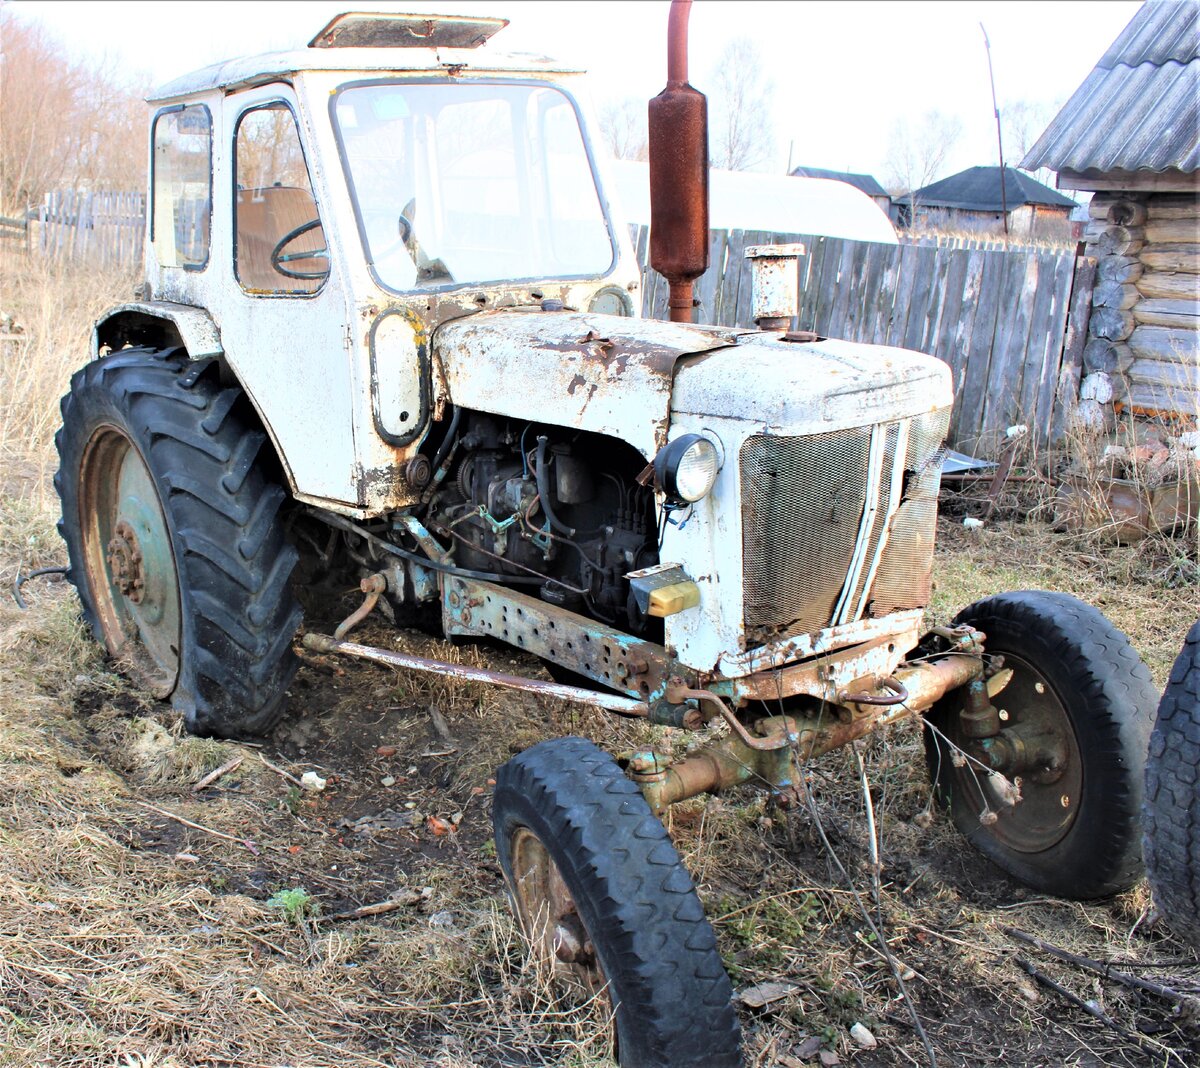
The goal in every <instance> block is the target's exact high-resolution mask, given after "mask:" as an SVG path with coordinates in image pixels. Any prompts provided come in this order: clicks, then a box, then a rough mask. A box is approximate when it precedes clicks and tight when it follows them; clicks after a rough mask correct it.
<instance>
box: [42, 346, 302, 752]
mask: <svg viewBox="0 0 1200 1068" xmlns="http://www.w3.org/2000/svg"><path fill="white" fill-rule="evenodd" d="M62 417H63V425H62V429H61V430H59V432H58V434H57V435H56V437H55V444H56V445H57V447H58V454H59V470H58V473H57V475H55V479H54V485H55V488H56V489H57V490H58V493H59V496H60V497H61V499H62V507H63V513H62V521H61V522H60V524H59V530H60V532H61V534H62V536H63V539H64V540H65V541H66V543H67V551H68V554H69V558H70V571H69V578H70V579H71V581H72V582H73V583H74V584H75V587H76V589H77V590H78V592H79V599H80V601H81V603H82V606H83V614H84V618H85V619H86V620H87V622H88V623H89V625H90V626H91V628H92V631H93V633H94V634H95V636H96V638H97V639H98V640H100V641H101V642H103V643H104V645H105V647H106V648H107V650H108V652H109V653H110V655H112V656H113V657H114V658H115V659H116V660H117V661H118V663H119V665H120V666H121V667H122V669H123V670H124V671H125V672H126V673H127V674H129V675H130V676H131V677H132V678H133V679H134V680H135V681H137V682H138V683H140V684H141V685H142V686H144V687H145V688H146V689H147V690H148V691H149V692H150V693H151V694H152V695H153V696H155V697H159V698H167V697H169V698H170V699H171V702H172V704H173V705H174V706H175V708H176V709H178V710H179V711H181V712H182V713H183V716H184V719H185V723H186V725H187V728H188V729H189V730H190V731H192V732H194V733H197V734H216V735H223V736H237V735H252V734H261V733H263V732H264V731H266V730H268V729H269V728H270V727H271V726H273V725H274V723H275V722H276V721H277V720H278V718H279V717H280V715H282V713H283V708H284V700H285V696H286V689H287V686H288V684H289V683H290V682H291V680H292V677H293V676H294V675H295V672H296V667H297V661H296V657H295V654H294V653H293V651H292V648H291V642H292V638H293V636H294V635H295V632H296V629H297V627H298V626H299V624H300V609H299V607H298V606H297V604H296V602H295V600H294V598H293V597H292V592H291V588H290V585H289V579H290V576H291V572H292V569H293V567H294V566H295V563H296V552H295V550H294V549H293V548H292V547H291V546H289V545H288V544H287V543H286V541H285V540H284V537H283V533H282V530H281V525H280V522H279V510H280V507H281V506H282V505H283V503H284V501H285V500H286V494H285V493H284V491H283V489H282V488H281V487H280V486H279V484H278V483H277V482H276V481H275V480H274V479H272V478H271V477H270V475H269V474H268V472H267V468H266V464H265V463H264V462H263V459H262V457H261V456H260V453H261V451H262V446H263V444H264V443H265V441H266V437H265V435H264V434H263V433H262V431H261V430H259V429H258V428H257V427H256V425H255V423H254V420H253V416H252V413H251V412H250V410H249V406H248V402H247V401H246V399H245V396H244V395H243V393H242V391H241V390H240V389H238V388H236V387H223V386H222V385H221V384H220V382H219V379H218V367H217V365H216V363H215V362H214V361H212V360H206V361H198V362H192V361H190V360H188V358H187V356H186V354H185V353H184V352H183V350H181V349H174V350H167V351H163V350H155V349H150V348H130V349H123V350H121V351H120V352H116V353H114V354H112V355H110V356H106V357H104V358H103V359H100V360H95V361H93V362H91V363H89V364H88V365H87V366H86V367H84V368H83V369H82V370H80V371H78V372H76V374H75V375H74V376H73V377H72V379H71V389H70V392H69V393H68V394H67V395H66V396H65V397H64V398H63V401H62Z"/></svg>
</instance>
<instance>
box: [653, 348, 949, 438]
mask: <svg viewBox="0 0 1200 1068" xmlns="http://www.w3.org/2000/svg"><path fill="white" fill-rule="evenodd" d="M781 338H782V335H780V334H777V333H761V332H758V331H755V332H753V333H743V334H739V335H738V337H737V339H736V340H737V346H736V348H729V349H724V350H722V351H719V352H710V353H705V354H703V355H700V356H695V357H690V358H688V359H685V360H682V361H680V363H679V366H678V367H677V368H676V373H675V387H674V391H673V396H672V408H673V410H674V411H675V412H676V413H677V414H687V415H696V416H714V417H721V418H727V419H740V420H745V421H747V422H750V423H753V424H754V425H755V426H756V427H758V428H760V429H762V430H766V431H769V432H774V433H779V434H789V435H797V436H799V435H805V434H823V433H827V432H829V431H835V430H845V429H847V428H849V427H857V426H867V425H868V424H872V423H879V422H885V421H888V420H891V419H898V418H903V417H907V416H913V415H920V414H922V413H923V412H928V411H933V410H934V409H938V408H945V407H946V406H948V405H949V404H950V403H951V402H952V401H953V399H954V391H953V385H952V376H951V373H950V368H949V367H948V366H947V365H946V364H945V363H943V362H942V361H941V360H939V359H937V358H935V357H933V356H926V355H925V354H924V353H920V352H913V351H911V350H909V349H897V348H889V347H887V346H883V345H864V344H860V343H858V342H853V341H835V340H833V339H831V338H830V339H822V340H820V341H812V342H804V343H795V342H788V341H783V340H781Z"/></svg>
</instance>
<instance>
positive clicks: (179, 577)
mask: <svg viewBox="0 0 1200 1068" xmlns="http://www.w3.org/2000/svg"><path fill="white" fill-rule="evenodd" d="M687 14H688V3H687V2H680V0H676V2H675V3H674V4H673V6H672V10H671V25H670V40H669V47H668V58H669V71H668V83H667V86H666V88H665V89H664V91H663V93H662V94H660V95H659V96H658V97H656V98H655V99H654V100H653V101H651V104H650V139H651V140H650V152H651V158H650V177H651V185H652V194H653V198H654V220H653V226H652V228H651V238H650V245H651V249H650V252H651V262H652V263H653V264H654V266H655V268H656V269H657V270H659V271H660V272H661V273H662V274H663V275H664V276H665V277H666V278H667V279H668V280H669V283H670V292H671V296H670V315H671V319H670V321H656V320H651V319H646V318H642V317H641V316H640V305H641V294H640V285H641V274H640V270H639V265H638V260H637V258H636V257H635V255H634V250H633V248H632V247H631V243H630V238H629V233H628V229H627V227H626V226H625V225H623V223H622V221H621V219H620V218H619V217H618V214H617V208H616V205H615V203H614V202H613V200H612V199H610V197H609V195H608V194H607V193H606V190H607V189H608V188H609V186H608V185H607V184H606V181H605V165H604V161H603V159H602V158H601V157H600V154H599V152H598V151H597V149H596V146H595V142H594V141H593V139H592V138H591V136H590V133H589V130H590V128H591V124H590V122H589V120H588V117H587V114H588V113H587V111H586V109H585V107H584V106H583V105H582V104H581V102H580V99H579V98H578V97H577V95H576V94H575V93H574V92H573V90H572V86H573V85H574V84H575V83H577V81H578V73H579V72H575V71H571V70H568V69H565V68H564V67H563V66H561V65H556V64H555V63H553V62H551V61H550V60H546V59H541V58H538V57H529V56H508V55H504V54H502V53H498V52H496V51H495V50H494V48H493V46H492V45H491V44H490V43H489V41H490V39H491V38H492V37H493V36H494V35H495V34H496V33H497V32H498V31H500V30H502V29H503V27H504V26H505V25H506V22H505V21H504V20H502V19H492V18H468V17H460V16H444V15H435V16H414V15H395V14H363V13H355V14H346V15H341V16H339V17H337V18H335V19H333V20H332V21H331V22H330V23H329V24H328V25H327V26H326V27H325V28H324V29H323V30H321V32H320V33H318V34H317V35H316V36H315V37H314V38H313V40H312V42H311V44H310V45H309V46H308V47H307V48H304V49H300V50H295V51H288V52H282V53H274V54H269V55H264V56H258V57H255V58H250V59H234V60H231V61H229V62H226V63H222V64H219V65H216V66H212V67H208V68H206V69H203V70H200V71H198V72H196V73H193V74H190V75H187V76H186V77H182V78H179V79H178V80H176V81H173V82H171V83H169V84H167V85H166V86H164V87H162V88H161V89H159V90H158V91H157V92H156V93H155V94H154V95H153V97H152V98H151V104H152V105H153V114H152V117H151V119H150V123H151V125H150V160H149V208H148V221H147V226H148V234H147V242H146V255H145V280H144V283H143V284H142V285H141V287H140V289H139V292H138V293H137V294H136V299H134V300H132V301H130V302H129V303H125V304H122V305H120V306H118V307H114V308H112V309H111V310H109V311H108V312H107V313H105V314H104V315H103V317H102V318H100V319H99V321H98V322H96V324H95V328H94V332H93V337H92V351H91V357H92V358H91V359H90V360H89V361H88V362H87V363H86V364H85V365H84V366H83V368H82V369H81V370H80V371H79V372H78V373H77V374H76V375H75V376H74V378H73V379H72V382H71V386H70V390H69V392H68V393H67V395H66V396H65V397H64V399H63V402H62V428H61V430H60V431H59V432H58V436H57V445H58V452H59V456H60V468H59V470H58V474H57V477H56V483H55V484H56V487H57V489H58V493H59V495H60V497H61V501H62V523H61V530H62V534H63V537H64V538H65V540H66V543H67V547H68V550H69V559H70V572H69V573H70V578H71V580H72V582H73V583H74V585H75V586H76V588H77V590H78V594H79V598H80V601H81V603H82V608H83V613H84V616H85V618H86V620H87V622H88V623H89V624H90V627H91V629H92V631H93V633H94V634H95V636H96V638H97V639H98V640H99V641H100V642H102V643H103V644H104V646H105V647H106V649H107V652H108V654H109V655H110V656H111V657H112V658H113V659H114V660H115V661H116V662H117V663H118V664H119V665H120V667H121V668H122V670H124V671H125V672H126V673H127V674H128V675H129V676H130V677H132V678H133V679H134V680H135V681H136V682H137V683H138V684H140V685H141V686H142V687H144V688H145V690H146V691H148V692H149V693H150V694H152V695H153V696H154V697H156V698H159V699H162V700H163V701H169V702H170V703H171V705H172V706H173V707H174V708H175V709H176V710H177V711H178V712H179V713H180V714H181V715H182V716H183V718H184V721H185V723H186V726H187V728H188V729H189V730H191V731H193V732H196V733H200V734H208V735H219V736H229V737H239V736H253V735H261V734H263V733H264V732H266V731H268V730H270V729H271V728H272V727H273V725H274V724H275V723H276V722H277V721H278V720H279V719H280V717H281V716H282V715H284V711H285V698H286V692H287V689H288V686H289V684H290V683H291V681H292V679H293V676H294V674H295V672H296V670H297V665H298V659H297V655H296V652H295V650H294V642H295V641H296V639H297V635H298V633H299V632H300V630H301V623H302V612H301V609H300V607H299V602H298V600H297V598H296V593H295V585H296V583H297V582H298V581H305V579H304V576H308V575H311V574H313V573H315V572H316V571H318V570H320V569H321V568H330V567H334V566H338V567H342V568H347V569H349V570H350V571H351V572H352V573H353V575H354V577H355V578H356V579H357V580H359V581H360V582H361V589H362V592H363V595H364V600H363V606H362V608H361V609H360V610H359V611H357V612H356V613H354V615H353V616H351V617H350V618H349V619H347V620H346V621H345V623H343V624H342V626H340V627H338V628H337V630H336V631H334V632H333V633H330V634H325V633H318V632H315V631H313V630H307V631H305V632H304V634H303V638H302V641H303V644H304V646H306V647H308V648H309V649H312V650H317V651H319V652H321V653H323V654H329V655H333V654H341V655H346V656H351V657H359V658H365V659H368V660H374V661H379V662H382V663H386V664H392V665H394V666H396V667H399V668H401V669H404V670H411V671H418V672H434V673H441V674H444V675H448V676H451V677H458V678H468V679H475V680H478V681H482V682H485V683H487V684H489V685H496V686H508V687H514V688H517V689H522V690H527V691H532V692H535V693H540V694H542V695H544V696H547V697H549V698H552V699H561V700H562V701H573V702H580V703H583V704H586V705H591V706H594V707H598V708H601V709H606V710H608V711H609V712H611V713H613V714H614V715H618V716H626V717H640V718H642V719H645V720H647V721H649V722H650V723H653V724H660V725H665V726H669V727H673V728H677V729H678V730H679V731H682V732H695V733H694V739H695V740H694V743H693V744H692V745H691V746H690V747H687V746H683V745H681V746H679V747H678V748H679V749H680V750H684V749H686V752H684V753H683V755H682V756H680V757H679V758H678V759H671V758H668V756H667V755H665V754H664V753H661V752H657V751H652V750H647V751H641V752H635V753H633V754H624V755H623V756H622V758H621V759H618V758H617V756H615V755H613V754H611V753H609V752H608V751H606V750H605V749H603V748H601V747H600V746H598V745H596V744H594V743H593V742H592V741H589V740H585V739H583V738H579V737H567V738H551V739H547V740H545V741H542V742H540V743H539V744H536V745H534V746H533V747H532V748H529V749H527V750H526V751H524V752H522V753H520V754H519V755H517V756H515V757H513V759H511V760H509V761H508V762H507V763H506V764H504V765H503V766H502V767H501V768H500V769H499V770H498V772H497V774H496V785H495V790H494V795H493V797H492V816H493V823H494V830H495V844H496V854H497V858H498V860H499V864H500V867H501V868H502V870H503V872H504V876H505V879H506V882H507V886H508V889H509V892H510V895H511V898H512V901H513V904H514V907H515V911H516V913H517V915H518V918H519V920H520V923H521V926H522V929H523V931H524V933H525V935H526V936H527V938H528V941H529V943H530V946H531V951H532V952H533V953H534V954H536V955H538V956H539V957H540V958H542V959H544V960H545V961H547V962H549V964H550V965H551V966H552V967H553V969H554V971H555V974H557V975H558V976H559V977H560V978H561V979H562V980H563V981H564V982H565V983H567V984H571V985H574V986H575V987H576V988H582V989H583V990H584V991H585V992H590V993H592V994H594V995H595V996H597V997H599V998H602V999H605V1004H607V1006H608V1007H609V1010H610V1012H611V1018H612V1022H613V1025H614V1031H615V1035H616V1045H617V1049H618V1055H619V1060H620V1063H621V1064H622V1065H624V1066H627V1068H628V1066H632V1065H670V1066H683V1065H697V1066H698V1065H706V1066H709V1068H713V1066H717V1068H719V1066H723V1065H733V1064H738V1063H740V1052H739V1050H740V1037H739V1035H740V1032H739V1024H738V1017H737V1013H736V1011H735V1008H734V1006H733V1004H732V998H731V994H732V991H731V985H730V981H729V978H728V976H727V974H726V971H725V969H724V967H723V965H722V960H721V957H720V955H719V953H718V949H717V943H716V940H715V936H714V934H713V931H712V929H711V927H710V925H709V923H708V921H707V920H706V918H705V914H704V910H703V907H702V905H701V903H700V900H699V898H698V896H697V894H696V890H695V887H694V885H693V882H692V879H691V878H690V876H689V874H688V871H687V870H686V868H685V867H684V865H683V863H682V862H681V860H680V857H679V855H678V853H677V852H676V850H675V848H674V847H673V846H672V844H671V841H670V838H669V837H668V835H667V832H666V830H665V829H664V826H663V823H662V821H661V820H660V816H661V815H662V814H663V813H664V812H665V811H666V810H667V809H668V808H669V806H671V805H672V804H675V803H677V802H680V801H683V800H686V799H689V798H694V797H697V796H698V795H701V794H712V793H717V792H719V791H721V790H727V789H729V788H731V787H734V786H737V785H738V784H743V783H752V784H758V785H760V786H761V787H763V788H764V789H765V790H766V791H768V792H769V794H770V795H771V796H772V797H774V798H775V799H777V800H779V801H780V802H783V803H786V802H788V801H789V800H790V801H792V802H795V801H796V799H797V798H798V797H799V796H800V794H801V793H802V791H803V782H804V769H805V767H806V765H807V764H808V763H809V762H810V761H812V760H814V759H816V758H817V757H819V756H821V755H822V754H824V753H827V752H829V751H830V750H833V749H835V748H837V747H839V746H844V745H846V744H848V743H850V742H852V741H853V740H855V739H858V738H862V737H864V736H865V735H867V734H869V733H871V732H873V731H876V730H879V729H880V728H883V727H885V726H887V725H889V724H893V723H896V722H898V721H900V720H902V719H905V718H907V717H914V716H920V717H923V718H924V721H925V724H926V726H927V730H926V738H927V748H928V755H929V764H930V769H931V772H932V774H933V778H934V787H935V792H936V794H937V796H938V797H939V798H940V799H941V800H942V801H943V802H944V803H945V805H946V806H947V807H948V809H949V812H950V814H951V816H952V818H953V820H954V822H955V823H956V824H957V826H958V827H959V828H960V829H961V830H962V831H963V832H964V834H965V835H966V837H967V838H968V839H969V840H970V841H971V842H972V843H973V844H974V845H975V846H976V847H978V848H979V849H980V850H981V851H982V852H983V853H984V854H986V856H987V857H989V858H990V859H991V860H992V861H994V862H995V863H996V864H997V865H998V866H999V867H1000V868H1001V869H1003V870H1004V871H1006V872H1008V873H1009V874H1011V875H1013V876H1015V877H1016V878H1018V879H1019V880H1021V881H1023V882H1025V883H1026V884H1028V885H1029V886H1031V887H1035V888H1037V889H1038V890H1039V891H1041V892H1045V893H1048V894H1055V895H1063V896H1067V897H1075V898H1096V897H1100V896H1103V895H1108V894H1113V893H1115V892H1117V891H1119V890H1122V889H1123V888H1126V887H1128V886H1129V885H1131V883H1132V882H1133V881H1134V880H1136V879H1137V878H1138V877H1139V875H1140V872H1141V840H1140V829H1139V822H1138V821H1139V807H1140V804H1141V796H1142V772H1141V769H1142V767H1143V764H1144V761H1145V751H1146V744H1147V739H1148V736H1149V731H1150V727H1151V723H1152V719H1153V712H1154V707H1155V704H1156V695H1155V693H1154V691H1153V689H1152V687H1151V682H1150V677H1149V674H1148V672H1147V670H1146V668H1145V667H1144V665H1143V664H1142V663H1141V661H1140V660H1139V659H1138V657H1137V655H1136V654H1135V653H1134V651H1133V650H1132V648H1131V646H1130V644H1129V642H1128V640H1127V639H1126V637H1125V636H1124V635H1123V634H1121V633H1120V632H1119V631H1117V630H1116V629H1115V628H1114V627H1113V626H1112V625H1111V624H1110V623H1109V622H1108V621H1107V620H1106V619H1105V618H1104V617H1103V616H1102V615H1101V614H1100V613H1099V612H1097V611H1096V610H1095V609H1093V608H1091V607H1089V606H1087V605H1085V604H1083V603H1081V602H1079V601H1077V600H1075V599H1073V598H1071V597H1068V596H1064V595H1061V594H1057V593H1052V592H1044V591H1026V592H1018V593H1006V594H1001V595H998V596H995V597H991V598H989V599H986V600H983V601H980V602H978V603H976V604H973V605H971V606H970V607H967V608H965V609H964V610H963V611H962V612H961V613H960V614H959V615H958V617H957V618H956V620H955V621H954V622H953V624H952V625H948V626H938V627H933V628H931V629H929V628H926V627H925V626H924V625H923V618H924V615H925V609H926V607H927V605H928V603H929V599H930V589H931V572H932V567H933V549H934V533H935V523H936V518H937V499H938V491H939V484H940V478H941V470H942V463H943V458H944V445H943V442H944V439H945V438H946V434H947V427H948V424H949V419H950V410H951V404H952V399H953V390H952V384H951V375H950V370H949V368H948V367H947V366H946V365H945V364H943V363H941V362H940V361H938V360H937V359H935V358H933V357H931V356H927V355H924V354H921V353H917V352H911V351H906V350H903V349H898V348H888V347H878V346H871V345H864V344H857V343H851V342H847V341H841V340H837V339H834V338H825V337H820V336H818V335H816V334H814V333H811V332H805V331H798V330H794V329H793V325H794V324H793V320H792V317H793V316H794V314H795V306H796V287H797V272H796V264H797V254H798V249H797V248H796V247H794V246H786V245H779V246H759V247H755V248H751V249H748V250H747V254H748V255H749V257H750V259H751V261H752V264H753V273H754V280H755V291H754V295H753V309H752V312H753V319H754V322H751V323H748V324H747V325H745V326H741V327H736V328H725V327H714V326H703V325H697V324H695V323H694V322H693V321H692V319H693V317H694V299H693V283H694V280H695V279H696V278H697V277H698V276H699V275H700V274H701V273H702V272H703V270H704V267H705V263H706V260H707V248H708V233H707V199H706V192H707V186H706V182H707V142H706V139H705V138H706V133H705V102H704V97H703V96H702V95H701V94H700V93H698V92H697V91H696V90H695V89H694V88H693V87H692V86H691V85H690V84H689V83H688V79H687V69H686V67H687V51H686V27H687ZM371 610H378V611H380V612H382V613H384V614H386V616H387V617H388V618H389V619H391V620H394V621H396V622H397V623H401V622H404V621H409V620H413V619H424V620H426V621H432V625H433V626H435V627H436V628H438V629H439V630H440V632H441V633H442V634H444V635H446V636H449V637H454V638H456V639H465V640H479V639H488V640H492V641H499V642H503V643H508V644H509V645H511V646H513V647H515V648H518V649H520V650H523V651H524V652H525V653H528V654H532V655H533V656H536V657H538V658H540V660H541V661H542V662H544V663H545V664H546V665H547V667H548V668H549V671H550V674H551V676H552V677H553V678H554V679H555V680H556V681H554V682H549V681H546V680H545V679H544V678H528V677H518V676H514V675H504V674H500V673H498V672H493V671H487V670H484V669H481V668H473V667H467V666H463V665H458V664H452V663H446V662H438V661H433V660H429V659H423V658H421V657H417V656H413V655H409V654H407V653H403V652H396V651H394V650H390V649H383V648H376V647H371V646H365V645H360V644H356V643H354V642H353V641H350V640H348V637H347V635H348V633H349V631H350V630H351V629H352V627H353V626H354V625H355V624H356V623H357V622H358V621H359V620H360V619H361V618H362V617H363V616H364V615H365V614H366V612H368V611H371ZM684 736H685V737H691V735H684Z"/></svg>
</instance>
